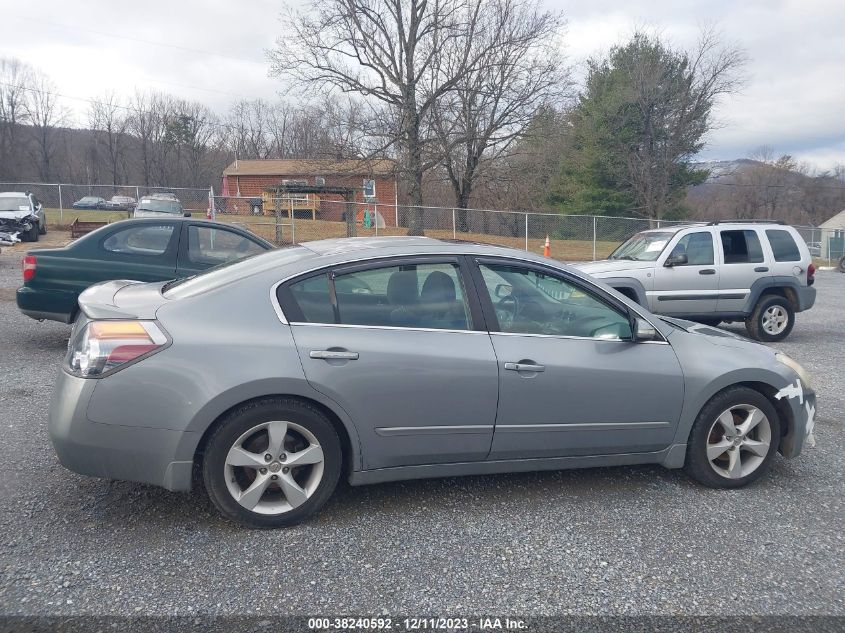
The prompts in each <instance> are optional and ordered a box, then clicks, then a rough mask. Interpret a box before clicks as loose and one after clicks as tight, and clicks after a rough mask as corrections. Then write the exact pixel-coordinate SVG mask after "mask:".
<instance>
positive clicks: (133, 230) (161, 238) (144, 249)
mask: <svg viewBox="0 0 845 633" xmlns="http://www.w3.org/2000/svg"><path fill="white" fill-rule="evenodd" d="M173 233H174V226H173V225H172V224H156V225H148V224H145V225H144V226H133V227H130V228H126V229H123V230H122V231H117V232H115V233H112V234H111V235H110V236H108V237H107V238H106V239H105V240H103V249H104V250H106V251H108V252H110V253H121V254H124V255H141V256H144V257H157V256H159V255H163V254H164V252H165V251H166V250H167V248H168V246H169V245H170V242H171V240H172V239H173Z"/></svg>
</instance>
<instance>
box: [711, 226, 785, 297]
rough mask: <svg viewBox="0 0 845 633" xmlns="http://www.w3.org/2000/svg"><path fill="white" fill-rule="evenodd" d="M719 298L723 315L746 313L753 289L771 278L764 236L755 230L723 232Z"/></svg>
mask: <svg viewBox="0 0 845 633" xmlns="http://www.w3.org/2000/svg"><path fill="white" fill-rule="evenodd" d="M718 236H719V239H718V240H717V241H718V244H719V256H720V258H721V265H720V267H719V298H718V299H717V303H716V310H717V311H718V312H720V313H739V312H742V311H743V310H744V309H745V307H746V304H747V303H748V295H749V294H751V286H752V285H753V284H754V282H755V281H757V280H758V279H761V278H766V277H771V275H772V271H771V267H770V266H769V265H768V264H767V263H766V261H765V257H764V255H763V247H762V245H761V241H760V234H759V233H758V232H757V231H756V230H755V229H729V228H725V229H719V231H718Z"/></svg>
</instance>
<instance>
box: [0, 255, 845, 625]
mask: <svg viewBox="0 0 845 633" xmlns="http://www.w3.org/2000/svg"><path fill="white" fill-rule="evenodd" d="M20 251H21V249H19V248H16V249H11V250H8V249H7V250H5V251H4V253H3V254H2V255H0V410H1V411H2V413H0V422H2V427H3V435H2V438H3V439H2V442H0V472H1V473H2V474H1V475H0V500H1V501H2V504H0V533H2V535H3V537H2V539H0V613H4V614H44V615H47V614H67V615H70V614H97V615H139V614H145V615H147V614H161V615H165V614H167V615H174V614H180V615H183V614H244V613H250V614H298V615H303V614H311V615H332V614H350V613H351V614H359V615H362V614H363V615H374V614H379V613H389V614H406V615H454V614H470V613H475V614H483V613H494V614H499V615H505V614H515V615H522V616H527V615H541V614H595V613H601V614H628V615H634V614H687V613H693V614H838V615H845V534H843V527H845V502H843V491H845V486H843V483H845V476H844V475H843V472H844V471H845V451H843V448H845V429H843V420H845V393H843V382H842V377H841V369H842V365H843V362H845V336H843V334H845V325H843V320H842V318H841V315H840V313H839V311H838V310H837V308H839V309H841V307H842V306H843V305H845V275H842V274H839V273H833V272H822V273H819V274H817V277H816V278H817V287H818V289H819V298H818V302H817V305H816V307H815V308H814V309H813V310H811V311H810V312H807V313H803V314H800V315H799V317H798V323H797V325H796V328H795V330H794V332H793V334H792V335H791V336H790V338H789V339H788V341H787V342H785V343H782V344H779V345H778V346H777V347H778V348H780V349H783V350H784V351H786V352H787V353H789V354H790V355H792V356H794V357H795V358H796V359H798V360H799V361H800V362H802V363H803V364H805V366H806V367H807V368H808V369H809V370H810V371H811V372H812V373H813V374H814V376H815V381H816V385H815V386H816V389H817V392H818V397H819V407H818V409H819V413H818V416H817V425H816V437H817V440H818V445H817V448H815V449H807V450H806V452H805V454H804V455H802V456H801V457H800V458H799V459H797V460H792V461H786V460H784V459H782V458H778V459H777V461H776V462H775V464H774V468H773V471H772V473H771V475H770V476H767V477H765V478H764V479H763V480H762V481H760V482H758V483H757V484H755V485H752V486H750V487H748V488H746V489H743V490H738V491H733V492H726V491H716V490H710V489H706V488H703V487H700V486H698V485H696V484H694V483H693V482H691V481H690V480H689V479H687V478H686V477H685V476H684V474H683V473H682V472H680V471H667V470H664V469H662V468H659V467H627V468H608V469H591V470H581V471H565V472H549V473H528V474H516V475H503V476H489V477H469V478H462V479H444V480H429V481H416V482H405V483H394V484H384V485H378V486H369V487H360V488H349V487H348V486H344V487H341V488H340V489H339V490H338V492H337V493H336V494H335V496H334V498H333V499H332V501H330V502H329V504H328V505H327V506H326V508H325V509H324V510H323V511H322V512H321V513H320V514H319V515H318V516H317V517H315V518H314V519H312V520H311V521H309V522H308V523H306V524H304V525H301V526H298V527H295V528H292V529H287V530H277V531H271V532H258V531H249V530H244V529H240V528H238V527H235V526H234V525H232V524H230V523H228V522H226V521H225V520H223V519H221V518H219V517H218V516H217V514H216V512H215V511H214V509H213V508H212V507H211V504H210V502H209V501H208V500H207V498H206V497H205V495H204V494H203V493H194V494H191V495H186V494H177V493H171V492H167V491H165V490H161V489H157V488H153V487H149V486H144V485H139V484H132V483H121V482H112V483H110V482H108V481H104V480H98V479H91V478H87V477H82V476H78V475H76V474H74V473H71V472H69V471H67V470H65V469H63V468H62V467H61V466H60V465H59V464H58V462H57V460H56V457H55V455H54V453H53V451H52V447H51V445H50V442H49V438H48V436H47V429H46V423H47V408H48V403H49V397H50V391H51V388H52V384H53V378H54V375H55V372H56V371H57V367H58V365H59V362H60V360H61V358H62V355H63V352H64V349H65V344H66V339H67V336H68V333H69V327H67V326H63V325H60V324H56V323H47V322H45V323H37V322H35V321H32V320H30V319H28V318H26V317H23V316H22V315H20V314H19V313H18V311H17V309H16V306H15V304H14V291H13V289H14V287H15V286H16V285H17V284H18V282H19V278H20V272H19V258H20ZM733 328H734V329H736V328H735V326H733Z"/></svg>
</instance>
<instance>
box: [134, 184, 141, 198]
mask: <svg viewBox="0 0 845 633" xmlns="http://www.w3.org/2000/svg"><path fill="white" fill-rule="evenodd" d="M140 201H141V190H140V189H139V188H138V185H135V202H140Z"/></svg>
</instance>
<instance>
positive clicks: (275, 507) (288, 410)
mask: <svg viewBox="0 0 845 633" xmlns="http://www.w3.org/2000/svg"><path fill="white" fill-rule="evenodd" d="M279 438H283V439H279ZM299 453H301V454H302V456H301V457H299V458H297V457H296V456H297V454H299ZM314 460H319V461H314ZM297 461H298V462H300V465H299V466H292V467H289V466H286V464H295V463H297ZM342 461H343V455H342V450H341V445H340V439H339V438H338V435H337V431H335V428H334V426H333V425H332V423H331V422H330V421H329V420H328V419H327V418H326V416H325V415H324V414H323V413H322V412H321V411H320V410H319V409H317V408H316V407H314V406H312V405H310V404H308V403H306V402H302V401H301V400H296V399H293V398H269V399H262V400H256V401H253V402H248V403H246V404H243V405H241V406H239V407H237V408H235V409H234V410H232V411H231V412H229V413H228V414H226V416H225V417H224V418H223V419H222V420H221V421H220V423H219V425H218V426H217V428H216V429H214V431H213V432H212V435H211V436H210V437H209V439H208V442H207V444H206V447H205V454H204V457H203V465H202V473H203V482H204V484H205V488H206V491H207V492H208V496H209V497H210V499H211V501H212V502H213V503H214V505H215V506H216V507H217V509H218V510H219V511H220V512H221V513H222V514H223V515H224V516H226V517H228V518H230V519H232V520H234V521H237V522H238V523H241V524H243V525H246V526H248V527H253V528H264V529H267V528H278V527H286V526H290V525H295V524H297V523H299V522H301V521H303V520H304V519H306V518H308V517H309V516H311V515H312V514H314V513H315V512H317V511H318V510H319V509H320V508H321V507H322V506H323V505H324V504H325V503H326V501H328V499H329V497H330V496H331V494H332V492H333V491H334V489H335V486H336V485H337V481H338V479H339V477H340V471H341V464H342Z"/></svg>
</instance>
